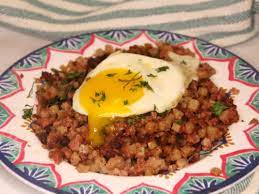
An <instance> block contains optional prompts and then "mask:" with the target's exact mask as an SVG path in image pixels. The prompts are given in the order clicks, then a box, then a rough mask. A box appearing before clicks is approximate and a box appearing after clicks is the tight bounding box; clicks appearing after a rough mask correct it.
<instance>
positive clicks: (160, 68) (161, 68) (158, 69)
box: [156, 66, 169, 73]
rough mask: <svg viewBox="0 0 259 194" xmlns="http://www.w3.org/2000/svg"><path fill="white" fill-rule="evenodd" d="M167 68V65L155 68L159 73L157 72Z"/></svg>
mask: <svg viewBox="0 0 259 194" xmlns="http://www.w3.org/2000/svg"><path fill="white" fill-rule="evenodd" d="M167 69H169V67H168V66H162V67H158V68H156V72H157V73H159V72H162V71H166V70H167Z"/></svg>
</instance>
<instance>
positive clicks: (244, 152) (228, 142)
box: [0, 30, 259, 194]
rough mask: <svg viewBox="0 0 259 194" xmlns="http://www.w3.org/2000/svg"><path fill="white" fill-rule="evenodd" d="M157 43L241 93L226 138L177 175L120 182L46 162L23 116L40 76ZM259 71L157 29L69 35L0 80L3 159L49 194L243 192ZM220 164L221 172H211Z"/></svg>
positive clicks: (257, 138)
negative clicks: (98, 55)
mask: <svg viewBox="0 0 259 194" xmlns="http://www.w3.org/2000/svg"><path fill="white" fill-rule="evenodd" d="M159 41H165V42H169V43H171V44H177V45H182V46H183V47H185V48H189V49H190V50H191V51H193V52H194V53H195V55H196V57H198V58H199V59H200V60H201V61H202V62H208V63H209V64H210V65H211V66H213V67H214V68H215V69H216V71H217V74H216V75H215V76H213V78H212V80H213V81H214V82H215V83H216V84H217V85H219V86H223V87H224V88H227V89H231V88H232V87H235V88H237V89H239V90H240V93H239V94H238V95H237V96H236V97H235V99H234V102H235V104H237V105H238V111H239V114H240V121H239V122H238V123H235V124H233V125H232V126H231V127H230V130H229V132H228V133H227V135H226V137H225V139H224V140H223V141H222V142H221V144H220V145H219V146H217V147H216V148H215V150H214V151H213V153H212V154H210V155H209V156H207V157H205V158H204V159H202V160H200V161H199V162H197V163H194V164H192V165H189V166H188V167H186V168H184V169H182V170H179V171H177V172H175V173H173V174H168V175H163V176H162V175H158V176H145V177H144V176H142V177H118V176H111V175H103V174H98V173H78V172H77V171H76V169H75V168H74V167H73V166H72V165H70V164H68V163H66V162H62V163H61V164H60V165H55V164H54V163H53V161H51V160H50V159H49V158H48V151H47V150H45V149H43V148H42V146H41V143H40V142H39V140H38V139H37V138H36V136H35V135H34V134H33V133H32V132H31V131H30V130H29V126H30V122H28V121H25V120H23V119H22V114H23V109H24V107H25V105H26V104H29V105H33V104H34V99H35V98H34V92H35V88H34V87H33V82H34V78H35V77H39V76H40V74H41V72H42V71H46V70H50V69H51V68H58V67H59V66H60V65H62V64H67V63H68V61H69V60H74V59H75V58H77V57H78V56H82V55H83V56H90V55H92V54H93V53H94V51H95V50H96V49H97V48H103V47H104V45H106V44H111V45H113V46H114V47H123V48H126V47H129V46H131V45H135V44H143V43H151V44H154V43H156V42H159ZM258 86H259V73H258V71H257V70H256V69H255V68H254V67H253V66H251V65H249V64H248V63H247V62H246V61H244V60H243V59H241V58H239V57H237V56H236V55H234V54H233V53H231V52H229V51H227V50H226V49H223V48H220V47H218V46H216V45H214V44H211V43H208V42H206V41H203V40H200V39H197V38H192V37H188V36H184V35H180V34H176V33H171V32H165V31H154V30H111V31H101V32H95V33H86V34H82V35H79V36H74V37H70V38H67V39H63V40H60V41H57V42H54V43H52V44H50V45H47V46H45V47H43V48H40V49H38V50H36V51H33V52H32V53H30V54H28V55H27V56H25V57H23V58H22V59H20V60H18V61H17V62H16V63H15V64H13V65H12V66H11V67H10V68H8V69H7V70H6V71H5V72H4V73H3V74H2V75H1V76H0V159H1V163H2V164H3V166H4V167H5V168H6V169H8V170H9V171H10V172H11V173H12V174H14V175H15V176H16V177H17V178H19V179H21V180H23V181H25V182H26V183H27V184H29V185H31V186H33V187H34V188H36V189H38V190H41V191H44V192H45V193H73V194H86V193H87V194H94V193H95V194H97V193H101V194H110V193H115V194H117V193H121V194H168V193H181V194H183V193H202V192H204V193H208V192H215V193H219V192H223V191H224V192H228V193H233V192H237V191H242V190H244V188H245V187H246V186H247V185H248V184H249V182H250V180H251V178H252V176H253V174H254V172H255V167H256V166H257V165H258V161H259V125H258V124H252V125H250V124H249V121H250V120H251V119H252V118H256V117H258V113H259V87H258ZM213 167H218V168H220V169H221V170H222V175H220V176H214V175H212V174H210V169H211V168H213Z"/></svg>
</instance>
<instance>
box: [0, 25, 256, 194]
mask: <svg viewBox="0 0 259 194" xmlns="http://www.w3.org/2000/svg"><path fill="white" fill-rule="evenodd" d="M120 30H122V31H123V30H130V31H136V32H160V33H170V34H175V35H179V36H183V37H186V38H189V39H190V40H198V41H202V42H205V43H208V44H209V45H213V46H215V47H217V48H220V49H222V50H223V51H225V52H227V53H229V54H231V55H232V56H233V57H234V60H236V59H239V60H242V61H243V62H244V63H246V64H247V65H248V66H249V67H252V68H254V67H253V66H252V65H251V64H250V63H248V62H247V61H246V60H244V59H243V58H241V57H239V56H237V55H236V54H234V53H233V52H231V51H229V50H227V49H225V48H223V47H220V46H218V45H217V44H214V43H210V42H208V41H206V40H203V39H200V38H196V37H192V36H188V35H183V34H179V33H175V32H169V31H164V30H154V29H134V28H133V29H132V28H126V29H125V28H123V29H110V30H101V31H93V32H86V33H82V34H79V35H73V36H69V37H67V38H62V39H59V40H57V41H54V42H51V43H49V44H47V45H44V46H42V47H40V48H38V49H35V50H33V51H31V52H30V53H28V54H26V55H25V56H23V57H22V58H20V59H19V60H17V61H16V62H15V63H13V64H12V65H10V66H9V67H8V68H7V69H5V70H4V71H3V72H2V73H1V74H0V78H1V77H3V76H4V75H5V74H7V73H8V72H9V71H12V68H13V67H15V66H16V65H17V64H18V62H19V61H21V60H23V59H25V58H27V57H28V56H30V55H32V54H33V53H35V52H38V51H41V50H42V49H45V48H48V47H49V46H52V45H55V44H56V43H59V42H61V41H64V40H69V39H72V38H76V37H79V36H86V35H92V34H98V33H103V32H109V31H120ZM118 45H121V44H119V43H118ZM195 49H197V48H195ZM17 71H19V72H22V71H23V70H19V69H17ZM256 71H257V69H256ZM235 81H236V80H235ZM20 89H21V90H23V87H21V88H20ZM256 91H258V90H255V91H254V93H253V94H255V93H256ZM17 92H18V91H15V92H14V93H12V94H11V95H14V94H15V93H17ZM8 97H9V96H8ZM4 98H5V97H4ZM250 98H252V97H250ZM2 127H3V126H2ZM252 149H253V150H254V151H259V149H258V148H252ZM252 149H251V150H252ZM24 162H26V161H24ZM0 165H1V166H3V167H4V168H5V169H6V170H7V171H8V172H9V173H10V174H12V175H14V176H15V177H17V179H18V180H20V181H22V182H23V183H25V184H27V185H29V186H30V187H32V188H34V189H37V190H39V191H44V192H46V191H47V192H48V193H64V194H67V193H68V192H66V191H63V190H60V187H58V188H54V187H51V186H48V185H46V184H43V183H40V182H38V181H36V180H34V179H33V178H31V177H29V176H28V175H25V174H24V173H23V172H21V171H20V170H19V169H18V168H17V167H16V166H15V165H14V163H12V162H11V161H9V160H8V159H7V158H6V157H5V156H4V155H3V154H2V153H0ZM258 165H259V158H256V160H255V162H254V163H251V165H250V166H247V168H245V169H243V170H242V171H241V172H239V173H237V174H235V175H234V176H231V177H229V178H227V179H225V180H224V181H222V182H221V183H219V184H217V185H215V186H212V187H209V188H208V189H205V190H203V191H202V192H201V193H207V192H215V191H218V190H220V189H224V188H226V187H227V186H228V185H230V184H232V183H233V182H235V181H237V180H238V179H240V178H241V177H244V176H246V175H247V174H249V173H251V172H252V171H253V170H255V168H256V167H257V166H258ZM186 174H188V173H186ZM141 184H143V183H141ZM62 186H63V185H62ZM172 192H173V191H172ZM112 193H113V192H112Z"/></svg>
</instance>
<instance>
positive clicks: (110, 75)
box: [106, 73, 117, 77]
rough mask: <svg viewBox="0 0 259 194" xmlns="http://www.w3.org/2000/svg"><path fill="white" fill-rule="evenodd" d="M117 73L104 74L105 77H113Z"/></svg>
mask: <svg viewBox="0 0 259 194" xmlns="http://www.w3.org/2000/svg"><path fill="white" fill-rule="evenodd" d="M116 74H117V73H108V74H106V76H107V77H113V76H115V75H116Z"/></svg>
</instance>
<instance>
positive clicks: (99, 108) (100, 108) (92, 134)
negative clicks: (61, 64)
mask: <svg viewBox="0 0 259 194" xmlns="http://www.w3.org/2000/svg"><path fill="white" fill-rule="evenodd" d="M170 56H171V58H172V62H167V61H164V60H161V59H156V58H152V57H147V56H143V55H138V54H131V53H121V52H118V53H114V54H112V55H110V56H109V57H107V58H106V59H105V60H103V61H102V62H101V63H100V64H99V65H98V66H97V67H96V68H95V69H93V70H92V71H91V72H89V73H88V75H87V76H86V78H85V81H84V82H83V83H82V84H81V86H80V87H79V88H78V89H77V90H76V92H75V94H74V97H73V109H74V110H75V111H77V112H79V113H81V114H84V115H88V127H89V138H90V141H91V142H92V143H93V144H95V145H100V144H102V142H103V135H102V129H103V128H104V126H105V125H107V124H109V123H110V122H111V120H112V119H113V118H114V117H128V116H132V115H139V114H143V113H147V112H150V111H153V110H155V111H157V112H159V113H162V112H164V111H166V110H169V109H171V108H173V107H175V106H176V105H177V103H178V102H179V100H180V99H181V97H182V95H183V93H184V91H185V89H186V88H187V87H188V85H189V83H190V81H191V80H192V79H195V77H196V74H195V72H196V71H195V70H196V68H197V66H198V64H199V61H198V60H197V59H196V58H194V57H190V56H180V55H176V54H174V53H172V54H171V55H170Z"/></svg>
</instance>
